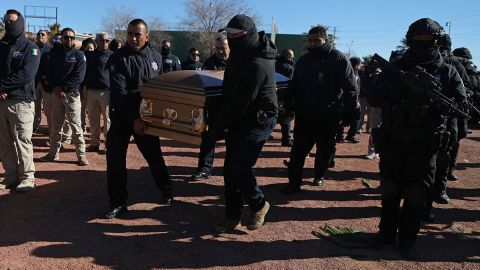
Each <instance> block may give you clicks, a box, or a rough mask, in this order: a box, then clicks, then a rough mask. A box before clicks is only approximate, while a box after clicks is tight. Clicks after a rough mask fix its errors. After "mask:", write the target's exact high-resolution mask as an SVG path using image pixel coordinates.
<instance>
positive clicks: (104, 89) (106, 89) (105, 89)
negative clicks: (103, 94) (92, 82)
mask: <svg viewBox="0 0 480 270" xmlns="http://www.w3.org/2000/svg"><path fill="white" fill-rule="evenodd" d="M87 90H93V91H108V88H103V89H95V88H88V87H87Z"/></svg>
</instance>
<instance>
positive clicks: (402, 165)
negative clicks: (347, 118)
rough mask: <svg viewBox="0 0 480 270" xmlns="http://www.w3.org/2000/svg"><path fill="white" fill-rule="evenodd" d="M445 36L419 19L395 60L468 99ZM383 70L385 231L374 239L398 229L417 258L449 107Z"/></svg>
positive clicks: (379, 136)
mask: <svg viewBox="0 0 480 270" xmlns="http://www.w3.org/2000/svg"><path fill="white" fill-rule="evenodd" d="M440 35H441V29H440V26H439V25H438V24H437V23H436V22H435V21H433V20H431V19H428V18H423V19H420V20H417V21H415V22H414V23H412V24H411V25H410V27H409V29H408V32H407V35H406V40H407V44H408V46H409V49H408V50H407V51H406V53H405V54H404V55H403V57H402V58H401V59H399V60H398V61H396V62H395V63H394V65H395V66H396V67H398V68H399V69H400V70H403V71H412V70H415V69H416V68H417V67H420V68H421V69H424V70H425V71H426V72H428V73H429V74H431V75H432V76H435V78H436V82H437V83H439V84H440V85H441V86H442V87H443V89H442V93H443V94H444V95H446V96H448V97H454V98H455V100H456V101H458V102H463V101H464V100H465V97H466V96H465V89H464V87H463V83H462V80H461V78H460V76H459V75H458V72H457V71H456V70H455V69H454V68H453V67H452V66H450V65H448V64H445V63H444V62H443V58H442V55H441V54H440V51H439V49H438V39H439V38H440ZM382 74H383V75H382V77H383V78H381V81H380V82H379V84H380V87H381V88H382V89H383V92H382V93H383V95H384V96H383V101H382V124H381V127H380V128H379V129H377V130H374V131H372V132H373V135H374V140H375V147H376V148H377V147H378V150H379V152H380V176H381V193H382V210H381V220H380V224H379V229H380V231H379V233H378V234H377V235H376V236H375V237H374V239H373V241H372V243H371V244H372V246H376V247H379V246H382V245H385V244H389V243H394V241H395V238H396V236H397V232H398V241H399V246H400V251H401V253H402V255H403V256H404V257H405V258H408V259H415V258H416V257H417V252H416V250H415V248H414V242H415V240H416V238H417V233H418V231H419V229H420V223H421V219H422V214H423V210H424V206H425V200H426V194H427V189H428V188H430V187H431V186H432V185H433V182H434V174H435V167H436V160H437V153H438V151H439V149H440V148H442V147H444V146H445V142H446V141H448V132H446V131H445V123H446V121H445V117H444V116H443V115H442V114H444V110H443V109H442V110H440V109H439V106H438V104H436V103H434V102H433V101H432V99H431V98H429V97H428V95H426V94H422V93H419V92H418V91H413V90H412V89H411V88H410V87H408V86H407V85H406V84H405V83H404V82H402V81H401V80H400V79H399V78H398V76H396V75H391V74H389V73H388V72H386V70H384V71H383V72H382ZM402 198H403V199H404V203H403V207H402V208H400V201H401V199H402Z"/></svg>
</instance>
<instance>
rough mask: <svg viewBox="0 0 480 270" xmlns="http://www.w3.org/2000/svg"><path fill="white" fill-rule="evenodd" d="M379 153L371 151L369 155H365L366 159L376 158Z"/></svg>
mask: <svg viewBox="0 0 480 270" xmlns="http://www.w3.org/2000/svg"><path fill="white" fill-rule="evenodd" d="M377 155H378V154H375V153H369V154H368V155H366V156H365V158H366V159H370V160H371V159H376V158H377Z"/></svg>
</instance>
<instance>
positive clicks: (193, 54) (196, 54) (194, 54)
mask: <svg viewBox="0 0 480 270" xmlns="http://www.w3.org/2000/svg"><path fill="white" fill-rule="evenodd" d="M192 56H200V54H198V53H192Z"/></svg>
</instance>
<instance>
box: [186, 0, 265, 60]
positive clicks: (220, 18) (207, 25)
mask: <svg viewBox="0 0 480 270" xmlns="http://www.w3.org/2000/svg"><path fill="white" fill-rule="evenodd" d="M185 14H186V17H185V18H183V19H182V24H183V25H184V26H185V28H187V29H190V30H191V33H190V35H189V39H190V41H191V42H192V46H194V47H196V48H198V50H199V51H200V52H201V53H202V54H203V55H209V54H210V53H211V49H212V46H213V44H214V39H215V36H216V35H217V31H218V30H219V29H220V28H222V27H224V26H225V25H227V23H228V21H229V20H230V19H231V18H232V17H233V16H235V15H237V14H246V15H248V16H249V17H251V18H252V19H253V20H254V21H255V23H256V24H257V25H259V24H260V23H261V22H260V17H259V16H258V14H257V13H255V12H254V10H253V8H252V7H251V6H249V5H248V4H247V3H246V2H245V1H244V0H187V1H185Z"/></svg>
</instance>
